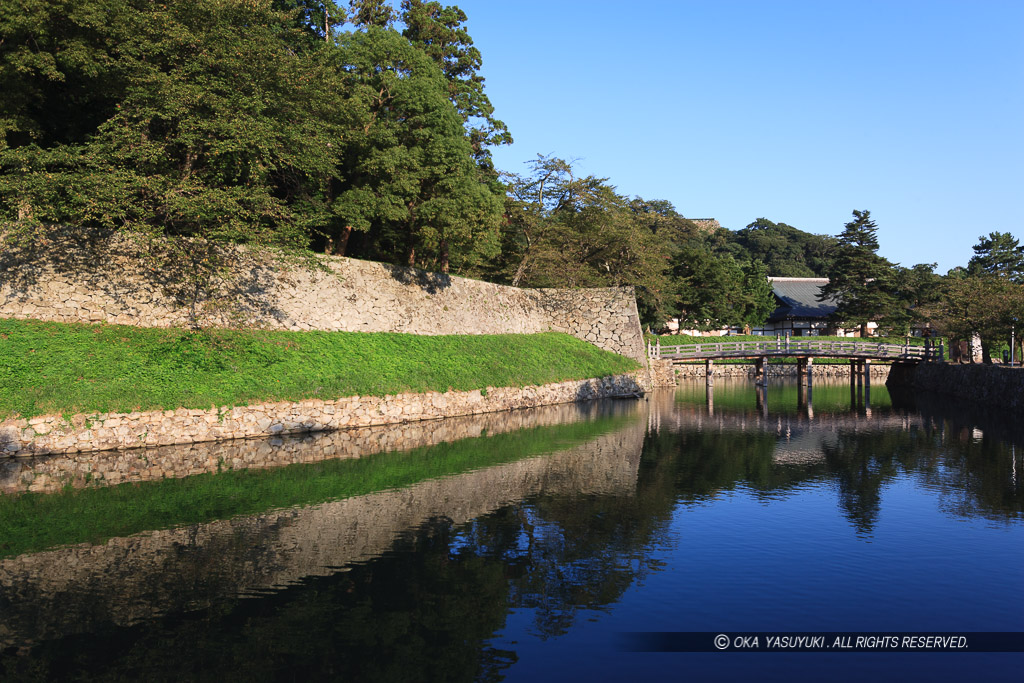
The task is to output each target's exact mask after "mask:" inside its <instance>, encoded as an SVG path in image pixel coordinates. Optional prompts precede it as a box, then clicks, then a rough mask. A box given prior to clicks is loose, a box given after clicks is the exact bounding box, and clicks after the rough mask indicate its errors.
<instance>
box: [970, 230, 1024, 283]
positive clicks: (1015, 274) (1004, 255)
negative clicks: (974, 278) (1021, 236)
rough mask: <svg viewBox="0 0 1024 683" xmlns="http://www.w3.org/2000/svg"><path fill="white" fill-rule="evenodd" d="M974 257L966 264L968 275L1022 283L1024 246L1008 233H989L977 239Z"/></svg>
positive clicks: (1023, 277) (1023, 276) (1023, 281)
mask: <svg viewBox="0 0 1024 683" xmlns="http://www.w3.org/2000/svg"><path fill="white" fill-rule="evenodd" d="M972 248H973V249H974V256H973V257H972V258H971V260H970V261H969V262H968V264H967V272H968V274H970V275H991V276H994V277H1002V278H1006V279H1008V280H1010V281H1012V282H1016V283H1018V284H1021V283H1024V246H1021V245H1020V243H1019V242H1018V241H1017V238H1015V237H1014V236H1013V235H1011V234H1010V233H1008V232H990V233H989V234H988V237H985V236H984V235H982V236H980V237H978V244H976V245H974V247H972Z"/></svg>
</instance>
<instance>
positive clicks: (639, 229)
mask: <svg viewBox="0 0 1024 683" xmlns="http://www.w3.org/2000/svg"><path fill="white" fill-rule="evenodd" d="M530 165H531V169H532V170H531V173H530V174H528V175H525V176H518V175H513V174H506V175H505V179H506V182H507V184H508V197H507V199H506V205H505V215H506V222H505V227H504V230H503V236H502V255H501V258H500V259H499V260H498V261H497V262H496V263H495V265H494V267H495V270H494V273H493V277H494V278H495V279H499V280H502V281H507V282H510V283H511V284H513V285H516V286H519V285H527V286H533V287H611V286H634V287H636V288H637V297H638V300H639V305H640V308H641V317H642V319H643V320H645V321H653V320H656V319H657V318H658V317H659V316H660V315H661V312H660V311H661V308H662V306H663V302H664V297H665V292H666V289H667V286H668V282H667V280H666V270H667V266H668V253H669V252H668V248H667V246H666V244H665V242H664V241H663V240H660V239H658V238H657V237H656V236H655V234H654V233H653V232H652V231H651V230H650V228H649V217H647V216H646V215H645V214H638V213H637V212H636V211H635V210H634V208H635V207H634V205H633V204H632V203H631V201H630V200H629V199H627V198H626V197H623V196H622V195H620V194H618V193H617V192H616V191H615V188H614V186H612V185H610V184H609V183H608V181H607V179H606V178H597V177H595V176H585V177H582V178H580V177H577V176H576V174H575V172H574V170H573V167H572V163H571V162H568V161H565V160H564V159H559V158H557V157H545V156H538V157H537V159H535V160H534V161H533V162H531V164H530Z"/></svg>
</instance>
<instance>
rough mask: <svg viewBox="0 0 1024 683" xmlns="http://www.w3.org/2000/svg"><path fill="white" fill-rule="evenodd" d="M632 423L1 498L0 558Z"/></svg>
mask: <svg viewBox="0 0 1024 683" xmlns="http://www.w3.org/2000/svg"><path fill="white" fill-rule="evenodd" d="M631 419H635V418H633V417H629V416H615V417H604V418H599V419H597V420H592V421H586V422H576V423H572V424H564V425H555V426H552V427H536V428H533V429H526V430H521V431H517V432H511V433H508V434H498V435H495V436H485V437H477V438H472V439H463V440H461V441H455V442H452V443H445V444H440V445H437V446H429V447H424V448H418V449H415V450H412V451H404V452H392V453H381V454H377V455H372V456H369V457H365V458H357V459H342V460H325V461H323V462H318V463H314V464H308V465H305V464H303V465H288V466H285V467H279V468H273V469H247V470H227V471H223V472H219V473H216V474H198V475H195V476H192V477H186V478H184V479H162V480H159V481H150V482H141V483H129V484H121V485H119V486H112V487H107V488H85V489H72V490H65V491H63V492H61V493H51V494H46V493H25V494H20V495H16V496H0V558H3V557H12V556H15V555H21V554H23V553H28V552H38V551H40V550H45V549H46V548H52V547H56V546H63V545H70V544H75V543H94V544H95V543H102V542H104V541H106V540H108V539H110V538H114V537H118V536H128V535H131V534H135V533H139V532H142V531H150V530H156V529H167V528H171V527H175V526H181V525H185V524H202V523H206V522H211V521H214V520H218V519H229V518H231V517H236V516H240V515H251V514H258V513H262V512H265V511H267V510H273V509H282V508H288V507H293V506H298V505H314V504H318V503H323V502H326V501H330V500H339V499H342V498H349V497H352V496H359V495H365V494H368V493H373V492H375V491H381V490H385V489H394V488H402V487H407V486H411V485H413V484H415V483H417V482H420V481H425V480H427V479H433V478H437V477H441V476H447V475H453V474H458V473H461V472H466V471H469V470H474V469H481V468H484V467H492V466H494V465H500V464H503V463H507V462H513V461H516V460H521V459H523V458H527V457H531V456H535V455H539V454H542V453H551V452H554V451H558V450H562V449H565V448H570V447H572V446H575V445H578V444H581V443H585V442H587V441H590V440H591V439H594V438H596V437H597V436H599V435H601V434H604V433H608V432H611V431H613V430H615V429H618V428H620V427H622V426H624V425H625V423H626V422H627V421H629V420H631Z"/></svg>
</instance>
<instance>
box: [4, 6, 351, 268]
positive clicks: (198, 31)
mask: <svg viewBox="0 0 1024 683" xmlns="http://www.w3.org/2000/svg"><path fill="white" fill-rule="evenodd" d="M114 6H117V7H120V8H122V9H123V13H121V14H118V13H115V14H114V18H113V19H112V20H111V22H110V23H109V24H108V25H104V26H99V25H97V26H96V27H94V28H95V31H96V32H98V33H99V34H98V35H95V36H93V38H92V40H93V42H94V43H95V45H96V46H97V47H96V49H95V50H94V51H92V52H90V54H91V55H92V60H93V63H94V64H95V65H97V66H96V67H95V68H82V69H81V70H82V71H88V72H90V73H96V74H106V75H105V76H103V77H101V76H99V75H97V76H96V78H98V79H99V80H100V81H102V83H104V84H107V83H108V80H109V79H111V78H114V79H115V80H117V81H118V82H119V83H120V85H119V86H117V88H119V89H117V88H115V87H114V86H109V85H108V86H106V87H107V90H106V91H105V94H104V95H103V97H99V96H97V98H98V99H99V100H102V101H99V102H97V106H98V107H99V109H100V110H101V111H103V114H102V116H105V117H106V118H105V119H104V120H102V121H101V122H99V123H96V122H95V121H94V120H93V119H91V118H89V117H90V116H92V114H87V115H86V117H85V118H86V119H88V120H87V121H85V122H84V123H82V124H81V125H82V131H81V132H80V133H76V134H75V135H74V136H73V137H72V138H71V139H63V138H61V137H60V136H53V135H49V134H47V133H46V128H47V124H46V123H45V121H43V120H42V119H39V118H36V119H32V118H31V117H30V116H25V115H24V114H29V113H31V112H32V111H33V109H32V107H27V108H24V109H23V116H22V117H21V120H23V121H27V122H26V123H23V124H21V125H20V128H19V131H9V132H11V133H13V135H9V136H8V140H7V146H8V149H6V150H5V151H4V152H3V153H2V154H0V212H2V214H3V217H4V218H6V219H7V220H9V221H12V223H11V225H13V226H14V230H15V231H17V230H18V229H22V230H25V229H28V230H31V229H33V228H37V227H39V226H41V225H44V224H48V223H59V224H72V225H80V226H88V227H92V228H95V229H106V230H111V229H130V230H133V231H141V232H145V233H148V234H151V235H173V236H184V237H199V238H203V239H209V240H213V241H233V242H244V243H254V244H273V245H277V246H284V247H291V248H298V247H303V246H305V242H306V240H307V239H308V234H309V231H310V230H311V228H312V226H313V225H316V224H317V223H319V222H321V221H322V220H323V217H324V215H325V214H326V213H328V212H329V207H328V206H327V205H326V204H325V203H324V201H323V189H324V182H325V180H326V179H327V178H329V177H330V176H331V175H332V173H333V169H334V168H335V167H336V166H337V163H338V157H337V148H336V147H334V148H333V149H332V145H331V143H332V141H336V140H337V139H338V138H340V137H341V131H340V126H341V123H342V122H343V119H344V110H343V107H342V105H343V102H339V101H338V100H337V99H335V98H333V97H330V95H331V88H330V87H331V85H332V84H333V83H334V82H335V81H336V79H335V78H333V75H332V74H331V73H330V72H329V71H327V70H325V69H324V68H323V66H322V64H320V63H319V62H318V60H317V55H316V53H309V52H302V51H301V47H302V45H303V44H304V42H305V35H306V33H305V32H304V30H303V29H302V28H300V27H298V26H297V25H296V21H295V16H294V14H289V13H287V12H282V11H279V10H275V9H273V8H272V7H271V6H270V4H269V3H256V4H254V5H251V6H250V5H243V4H240V3H204V2H199V1H198V0H179V1H178V2H175V3H173V4H171V5H169V6H168V7H167V8H166V11H163V10H161V11H156V10H154V9H152V8H150V7H148V6H147V7H140V8H135V7H134V6H132V5H126V4H120V3H114ZM93 7H94V8H96V9H97V11H99V9H102V7H103V5H102V3H100V4H95V5H93ZM71 11H72V12H77V11H78V9H77V8H74V9H72V10H71ZM51 18H52V17H51ZM39 30H40V31H42V32H44V33H45V32H46V31H47V30H48V29H45V28H40V29H39ZM26 40H31V37H30V36H29V37H28V38H26ZM49 45H51V48H50V49H52V50H53V51H54V52H55V53H58V54H59V53H60V52H62V51H63V50H62V49H61V43H59V41H58V42H56V43H54V42H51V43H49ZM76 78H77V77H76ZM60 82H61V79H60V78H57V80H56V83H60ZM33 83H34V84H38V85H40V86H44V85H47V84H49V86H47V87H52V86H53V84H54V80H53V78H51V76H50V75H47V74H45V73H42V72H39V73H36V74H33V75H32V79H31V82H30V83H22V84H21V85H20V87H21V88H22V89H23V90H31V89H32V85H33ZM104 98H110V99H111V100H112V103H111V104H110V105H109V107H107V106H104V105H103V104H102V102H103V101H106V100H105V99H104ZM50 99H51V98H44V100H43V101H50ZM71 118H72V119H73V120H76V121H81V117H76V116H71ZM32 121H34V122H35V123H34V124H33V123H32ZM40 122H41V123H42V124H43V125H38V124H39V123H40ZM21 131H24V132H28V133H29V138H28V139H24V138H19V135H18V132H21ZM31 131H35V133H32V132H31ZM12 142H13V144H12Z"/></svg>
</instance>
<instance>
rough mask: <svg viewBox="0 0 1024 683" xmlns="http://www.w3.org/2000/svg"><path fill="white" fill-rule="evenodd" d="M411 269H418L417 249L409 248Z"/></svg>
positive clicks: (408, 260)
mask: <svg viewBox="0 0 1024 683" xmlns="http://www.w3.org/2000/svg"><path fill="white" fill-rule="evenodd" d="M407 262H408V264H409V267H410V268H415V267H416V247H409V258H408V259H407Z"/></svg>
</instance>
